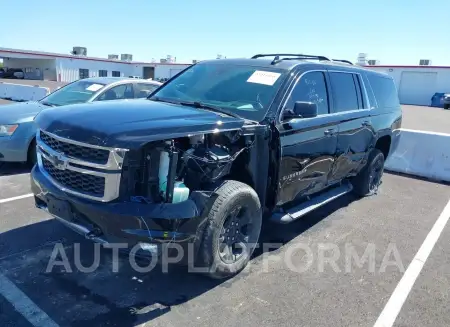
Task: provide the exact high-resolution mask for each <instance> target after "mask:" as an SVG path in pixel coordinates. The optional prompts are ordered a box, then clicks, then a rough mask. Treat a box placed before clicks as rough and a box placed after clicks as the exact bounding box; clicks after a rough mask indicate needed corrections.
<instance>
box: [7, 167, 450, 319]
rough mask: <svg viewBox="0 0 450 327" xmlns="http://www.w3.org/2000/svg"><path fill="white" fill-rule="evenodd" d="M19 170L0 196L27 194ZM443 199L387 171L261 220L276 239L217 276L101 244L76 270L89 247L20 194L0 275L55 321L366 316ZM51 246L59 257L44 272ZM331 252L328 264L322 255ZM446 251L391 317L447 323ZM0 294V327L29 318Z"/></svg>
mask: <svg viewBox="0 0 450 327" xmlns="http://www.w3.org/2000/svg"><path fill="white" fill-rule="evenodd" d="M26 169H27V168H26V166H17V165H8V166H7V167H3V176H0V185H2V186H3V187H2V189H1V192H0V200H1V199H6V198H10V197H15V196H17V195H20V194H27V193H29V186H28V178H29V176H28V173H27V171H26ZM10 171H12V172H13V173H12V174H9V173H8V172H10ZM449 198H450V188H449V187H448V186H446V185H442V184H437V183H432V182H428V181H423V180H417V179H412V178H409V177H404V176H397V175H390V174H386V175H385V177H384V182H383V185H382V188H381V190H380V192H379V194H377V195H375V196H372V197H367V198H363V199H356V198H354V197H353V196H352V195H348V196H345V197H343V198H340V199H339V200H337V201H335V202H333V203H332V204H331V205H329V206H327V207H324V208H321V209H318V210H317V211H316V212H314V213H312V214H310V215H308V216H307V217H305V218H303V219H301V220H299V221H297V222H295V223H293V224H290V225H285V226H284V225H272V224H268V225H266V226H265V228H264V231H263V235H262V240H263V242H264V243H273V244H274V247H277V246H276V245H275V244H277V245H278V244H279V245H280V247H279V248H278V249H274V250H272V251H266V252H264V251H263V250H257V252H256V254H255V256H254V258H253V259H252V261H251V263H250V267H249V269H246V270H245V271H244V272H243V273H241V274H240V275H238V276H237V277H235V278H233V279H231V280H227V281H214V280H209V279H205V277H203V276H200V275H198V274H187V273H186V271H185V269H183V268H176V267H169V268H170V269H169V273H163V272H162V271H161V267H159V268H155V269H153V270H152V271H151V272H148V273H139V272H136V271H135V270H134V269H133V268H132V266H131V265H130V262H129V260H128V257H126V256H121V257H120V259H119V261H118V262H117V264H118V265H117V267H118V270H117V271H116V272H114V270H113V259H112V258H113V257H112V254H111V252H110V251H108V250H103V251H101V252H100V254H101V255H100V256H99V259H100V264H99V267H98V269H95V270H94V271H93V272H91V273H84V272H82V270H80V269H79V266H77V260H78V258H80V259H79V261H80V262H81V264H82V265H84V266H85V267H89V265H91V264H92V263H93V262H95V260H94V254H93V253H94V245H93V244H92V243H90V242H88V241H86V240H84V239H83V238H81V237H79V236H78V235H76V234H74V233H73V232H72V231H70V230H67V229H66V228H65V227H64V226H62V225H61V224H60V223H58V222H57V221H55V220H53V219H51V217H49V216H48V214H46V213H45V212H42V211H40V210H38V209H36V208H34V204H33V199H32V198H31V197H30V198H23V199H20V200H14V201H10V202H6V203H1V204H0V214H1V219H2V221H1V226H0V229H1V230H0V232H1V234H0V235H1V236H0V273H1V274H3V276H5V278H7V279H8V280H9V281H11V282H12V283H13V284H14V285H16V286H17V288H18V289H19V290H20V291H21V292H23V294H24V295H25V296H26V297H27V298H28V299H30V300H31V301H32V303H34V305H35V306H36V307H37V308H39V310H42V312H44V313H46V314H47V315H48V317H49V318H50V319H51V320H52V321H53V322H55V323H56V324H57V325H59V326H83V327H88V326H120V327H126V326H215V327H220V326H227V327H229V326H260V327H262V326H275V325H277V326H333V327H335V326H373V324H374V323H375V321H376V319H377V317H378V315H379V314H380V312H381V311H382V309H383V307H384V305H385V304H386V302H387V300H388V299H389V297H390V295H391V294H392V292H393V291H394V289H395V287H396V285H397V283H398V282H399V280H400V279H401V277H402V275H403V272H404V269H406V267H408V265H409V263H410V262H411V260H412V258H413V257H414V255H415V253H416V252H417V250H418V249H419V247H420V245H421V244H422V242H423V240H424V239H425V237H426V236H427V234H428V232H429V230H430V229H431V227H432V226H433V224H434V222H435V221H436V219H437V217H438V216H439V214H440V213H441V211H442V209H443V208H444V206H445V205H446V203H447V201H448V199H449ZM445 233H446V235H449V233H450V231H448V228H447V230H446V232H445ZM57 244H61V248H60V249H64V250H63V252H64V253H65V254H66V255H67V258H68V261H67V262H68V264H67V266H65V267H63V266H62V265H59V266H54V267H53V269H52V270H51V271H48V272H46V269H47V268H48V265H49V262H50V261H49V260H50V258H51V256H52V252H53V251H54V249H55V246H57ZM305 248H306V250H305ZM78 249H81V250H80V253H81V255H80V256H77V253H76V251H77V250H78ZM351 249H353V250H354V251H356V253H357V255H358V256H359V257H363V254H364V253H365V251H369V252H368V253H373V255H374V256H373V258H374V261H373V264H374V266H373V267H371V266H370V264H369V261H367V262H365V263H364V264H362V265H360V266H358V264H356V261H355V262H353V261H350V263H351V264H350V265H348V264H347V261H346V260H348V258H349V255H350V254H352V252H351V251H350V250H351ZM367 249H369V250H367ZM305 251H306V252H305ZM330 251H331V252H330ZM349 251H350V252H349ZM370 251H373V252H370ZM334 253H338V254H339V255H338V256H337V259H336V261H335V264H334V265H332V264H326V262H325V264H323V260H321V258H322V257H330V256H331V255H332V254H334ZM396 253H398V255H399V257H398V258H400V261H398V260H397V261H396V260H395V254H396ZM448 254H449V246H448V244H447V242H446V241H445V238H444V239H441V241H440V242H439V243H438V245H437V248H436V250H435V251H433V253H432V256H431V258H430V261H429V262H427V265H426V267H425V269H424V272H423V274H422V275H421V276H420V277H419V279H418V282H417V287H415V288H414V289H413V291H412V293H411V296H410V298H408V301H407V303H406V304H405V309H403V310H402V312H401V315H400V316H399V319H398V323H397V324H396V325H395V326H408V327H415V326H417V327H419V326H420V327H422V326H434V327H435V326H448V325H449V324H450V320H449V319H450V318H449V315H448V313H447V311H448V310H447V311H446V309H447V304H448V289H449V288H448V286H449V280H448V276H450V266H449V259H448V258H449V255H448ZM61 258H62V257H61ZM309 260H310V261H309ZM389 260H390V261H389ZM389 262H390V263H391V265H387V264H388V263H389ZM386 265H387V267H386ZM322 267H323V268H322ZM306 268H308V269H306ZM0 304H1V305H2V306H3V305H4V306H3V309H2V312H1V313H0V326H7V325H8V324H10V325H13V326H30V324H29V323H28V322H27V321H26V320H24V319H23V317H22V316H21V315H20V314H18V312H17V310H13V308H12V307H11V305H10V304H9V302H8V301H6V300H5V296H4V297H3V298H2V296H1V295H0ZM19 311H20V310H19Z"/></svg>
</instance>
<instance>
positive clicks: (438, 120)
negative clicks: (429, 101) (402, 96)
mask: <svg viewBox="0 0 450 327" xmlns="http://www.w3.org/2000/svg"><path fill="white" fill-rule="evenodd" d="M402 110H403V121H402V127H403V128H408V129H417V130H421V131H427V132H438V133H450V124H449V121H450V110H445V109H443V108H435V107H425V106H408V105H403V106H402Z"/></svg>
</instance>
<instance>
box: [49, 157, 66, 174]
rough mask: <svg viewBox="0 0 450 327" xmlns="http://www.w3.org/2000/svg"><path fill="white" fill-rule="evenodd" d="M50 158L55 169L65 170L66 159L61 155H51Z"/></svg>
mask: <svg viewBox="0 0 450 327" xmlns="http://www.w3.org/2000/svg"><path fill="white" fill-rule="evenodd" d="M51 159H52V163H53V166H55V168H56V169H59V170H65V169H66V168H67V160H66V159H65V158H64V157H63V156H62V155H60V154H58V155H53V156H51Z"/></svg>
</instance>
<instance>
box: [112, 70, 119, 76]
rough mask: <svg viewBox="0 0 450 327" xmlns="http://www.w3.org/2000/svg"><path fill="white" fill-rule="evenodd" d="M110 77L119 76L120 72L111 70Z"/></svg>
mask: <svg viewBox="0 0 450 327" xmlns="http://www.w3.org/2000/svg"><path fill="white" fill-rule="evenodd" d="M112 77H120V72H118V71H115V70H113V71H112Z"/></svg>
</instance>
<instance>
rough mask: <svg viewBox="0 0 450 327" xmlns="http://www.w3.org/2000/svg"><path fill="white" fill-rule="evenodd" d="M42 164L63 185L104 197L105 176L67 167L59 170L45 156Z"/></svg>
mask: <svg viewBox="0 0 450 327" xmlns="http://www.w3.org/2000/svg"><path fill="white" fill-rule="evenodd" d="M42 165H43V167H44V169H45V171H46V172H47V173H48V174H49V175H50V176H51V177H52V178H53V179H55V180H56V181H57V182H58V183H59V184H61V185H62V186H64V187H67V188H69V189H71V190H73V191H77V192H80V193H84V194H87V195H91V196H95V197H103V195H104V190H105V178H104V177H100V176H94V175H88V174H82V173H79V172H76V171H73V170H67V169H65V170H59V169H57V168H55V167H54V166H53V164H52V163H51V162H50V161H48V160H47V159H45V158H44V157H42Z"/></svg>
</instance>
